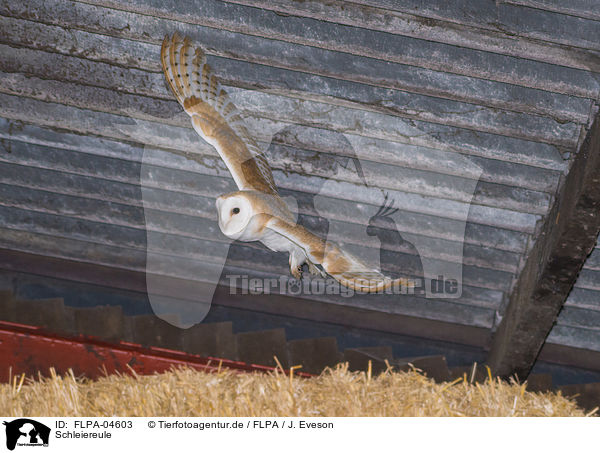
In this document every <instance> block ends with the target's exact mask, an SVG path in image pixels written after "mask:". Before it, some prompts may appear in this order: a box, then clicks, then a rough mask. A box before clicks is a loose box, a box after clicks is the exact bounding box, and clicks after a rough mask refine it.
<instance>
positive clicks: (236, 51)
mask: <svg viewBox="0 0 600 453" xmlns="http://www.w3.org/2000/svg"><path fill="white" fill-rule="evenodd" d="M106 14H110V13H105V12H104V11H103V12H101V13H99V12H95V11H93V12H90V13H88V14H86V13H84V14H82V20H83V19H85V23H86V24H87V23H89V21H95V20H97V19H99V18H103V17H105V16H106ZM126 14H127V13H124V12H121V11H119V13H118V15H117V16H116V19H115V20H118V22H117V23H115V24H114V25H113V24H111V26H110V27H109V28H108V29H106V28H105V26H104V25H102V26H97V25H94V26H91V27H90V26H87V25H85V26H84V25H81V24H80V22H77V23H75V24H73V25H74V26H76V27H80V28H84V29H89V30H90V31H92V32H100V33H104V34H108V35H111V37H110V38H106V37H104V38H99V37H98V35H96V34H95V33H89V32H84V31H77V30H69V32H65V30H64V28H62V27H56V26H46V25H40V24H37V23H32V22H23V21H19V20H15V19H10V18H2V19H1V21H0V25H2V27H1V28H0V41H1V42H4V43H6V44H10V45H20V46H22V45H25V46H26V47H31V48H34V49H38V50H46V51H55V52H58V53H61V54H66V55H75V56H82V57H85V58H86V59H91V60H96V61H101V62H108V63H111V64H114V63H117V64H119V65H121V66H132V65H135V66H136V67H140V68H143V69H147V70H153V71H156V72H157V73H158V72H159V69H160V67H159V65H158V64H157V62H156V60H155V59H154V58H153V55H155V54H156V52H157V51H158V44H159V43H160V42H161V40H162V38H163V36H164V34H166V33H168V32H170V31H172V30H173V29H177V30H179V31H180V32H182V33H185V34H186V35H188V36H190V37H191V38H192V39H194V40H195V41H197V42H201V43H203V45H204V46H205V48H207V49H208V50H209V51H210V53H211V54H216V55H218V56H220V57H227V58H228V59H231V58H232V59H234V60H241V61H251V62H255V63H260V64H262V65H264V66H270V67H271V66H272V67H274V68H272V69H266V68H260V67H259V68H257V67H256V66H251V67H252V68H253V71H248V70H247V69H246V71H247V72H249V74H250V75H251V74H252V72H257V73H258V74H260V75H259V78H258V81H257V82H254V83H255V85H258V87H261V86H266V87H268V86H269V84H270V83H275V84H281V83H282V80H283V81H285V80H287V78H288V77H281V71H277V70H276V69H275V68H286V69H291V70H294V71H300V72H302V73H308V74H313V75H319V76H328V77H333V78H335V79H342V80H349V81H354V82H360V83H367V84H369V85H375V86H381V87H385V88H392V89H400V90H404V91H409V92H413V93H421V94H425V95H432V96H436V97H442V98H449V99H455V100H458V101H466V102H471V103H474V104H482V105H489V106H493V107H499V108H505V109H510V110H517V111H524V112H532V113H542V114H545V115H550V116H553V117H556V118H557V119H562V118H565V117H566V118H565V119H567V118H568V119H571V118H573V117H574V118H573V119H579V120H581V117H582V108H581V106H582V105H587V108H585V109H583V111H584V113H583V114H585V113H587V110H588V109H589V106H590V103H589V101H586V100H585V99H578V98H575V97H573V96H567V95H561V94H558V93H551V92H548V91H546V89H543V86H542V85H543V84H544V83H548V84H550V81H544V82H543V83H541V84H540V86H539V87H535V88H538V89H530V88H526V87H523V86H520V85H517V84H510V83H501V82H495V81H492V80H486V79H485V78H479V76H480V73H479V72H478V69H477V68H475V69H473V71H471V74H470V75H471V77H469V76H464V75H460V74H451V73H448V72H440V71H432V70H429V69H425V68H421V67H418V66H411V65H404V64H400V63H392V62H388V61H384V60H380V59H374V58H369V57H364V56H355V55H350V54H347V53H343V52H334V51H331V50H327V49H320V48H318V47H313V46H305V45H294V44H290V43H283V42H281V41H279V40H274V39H266V38H262V37H258V36H252V35H248V34H236V33H232V32H228V31H225V30H220V29H214V28H205V27H199V26H197V25H191V24H188V25H186V24H182V23H180V22H175V21H168V20H159V19H157V18H153V17H149V16H145V15H131V16H130V17H128V16H127V15H126ZM114 15H115V14H114V13H113V14H112V15H111V16H109V18H111V17H113V16H114ZM132 27H133V28H136V27H139V29H137V30H134V31H133V32H132V31H131V28H132ZM148 33H152V35H151V36H150V37H149V38H147V39H148V40H150V42H151V43H152V44H153V45H152V44H149V43H147V42H142V43H140V42H139V37H140V36H143V35H144V34H148ZM23 35H26V36H33V39H32V38H27V40H25V41H24V40H23V39H20V38H19V36H23ZM114 36H116V37H120V36H123V37H124V38H127V40H123V39H117V38H116V37H114ZM107 40H108V41H109V43H110V44H108V43H107V42H105V41H107ZM23 41H24V42H23ZM423 42H426V41H423ZM71 43H72V44H71ZM107 44H108V45H107ZM124 48H126V49H127V51H126V52H123V49H124ZM490 55H493V54H490ZM221 60H224V59H219V60H215V61H219V65H214V66H215V68H216V69H217V71H218V72H217V75H219V76H221V77H223V78H224V79H225V80H232V81H233V80H238V81H239V80H240V72H239V71H236V70H235V67H236V66H237V65H238V63H233V62H231V60H225V61H221ZM430 60H431V59H430ZM430 60H429V61H430ZM209 61H210V60H209ZM218 66H221V69H218V68H217V67H218ZM230 68H231V69H230ZM506 70H510V71H512V66H511V65H507V66H506ZM576 72H577V73H582V74H583V75H585V72H583V71H576ZM236 73H237V76H236V75H235V74H236ZM156 75H157V76H159V75H160V74H156ZM270 75H273V76H277V77H270ZM289 75H292V74H288V76H289ZM292 76H293V75H292ZM537 76H538V77H543V73H541V74H537ZM568 76H569V77H566V78H565V79H564V81H563V82H562V83H563V84H565V83H569V80H570V77H575V78H577V77H576V76H575V75H574V74H568ZM113 77H114V76H113ZM588 77H589V75H588ZM594 77H595V76H594ZM594 77H592V78H591V79H590V81H588V82H586V85H589V89H586V90H581V88H575V89H573V90H571V91H572V92H570V91H567V93H565V94H568V95H575V96H582V97H592V98H595V97H597V94H598V83H597V82H596V80H595V78H594ZM157 79H158V77H157ZM273 79H279V82H272V80H273ZM250 80H252V79H250ZM310 80H311V78H308V80H306V76H305V81H304V82H303V83H305V84H306V83H309V84H310V83H311V81H310ZM313 80H314V79H313ZM424 80H426V81H427V83H423V81H424ZM242 81H244V83H245V84H246V85H247V84H248V83H249V81H246V80H245V77H244V78H242ZM125 82H126V80H125ZM573 86H574V87H577V85H573ZM289 88H292V87H287V89H289ZM138 89H142V90H143V89H144V88H143V86H139V88H138ZM363 89H364V88H363ZM309 91H310V92H317V93H318V91H319V90H318V89H317V90H314V89H311V90H309ZM386 98H387V96H386Z"/></svg>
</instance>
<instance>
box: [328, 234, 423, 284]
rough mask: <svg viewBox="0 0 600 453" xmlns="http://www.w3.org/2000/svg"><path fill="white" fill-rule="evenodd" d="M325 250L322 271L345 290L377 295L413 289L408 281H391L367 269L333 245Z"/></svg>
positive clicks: (329, 244)
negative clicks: (391, 290)
mask: <svg viewBox="0 0 600 453" xmlns="http://www.w3.org/2000/svg"><path fill="white" fill-rule="evenodd" d="M325 249H326V250H325V254H324V257H323V262H322V263H321V265H322V266H323V269H324V270H325V272H327V273H328V274H329V275H331V276H332V277H333V278H335V279H336V280H337V281H338V282H339V283H340V284H341V285H343V286H345V287H346V288H351V289H353V290H354V291H358V292H362V293H378V292H383V291H385V290H387V289H390V288H393V289H396V290H400V289H401V288H402V287H406V288H412V287H414V282H413V281H412V280H410V279H406V278H396V279H393V278H390V277H387V276H385V275H383V274H382V273H381V272H379V271H377V270H375V269H371V268H369V266H367V265H366V264H364V263H363V262H362V261H361V260H360V259H358V258H356V257H355V256H354V255H352V254H350V253H348V252H347V251H345V250H343V249H341V248H340V247H339V246H338V245H336V244H335V243H331V242H328V243H327V245H326V247H325Z"/></svg>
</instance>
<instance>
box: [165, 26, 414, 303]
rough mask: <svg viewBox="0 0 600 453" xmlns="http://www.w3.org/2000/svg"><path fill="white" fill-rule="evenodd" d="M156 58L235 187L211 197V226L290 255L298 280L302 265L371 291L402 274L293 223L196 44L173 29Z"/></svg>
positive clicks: (257, 151) (264, 163)
mask: <svg viewBox="0 0 600 453" xmlns="http://www.w3.org/2000/svg"><path fill="white" fill-rule="evenodd" d="M161 60H162V66H163V71H164V73H165V77H166V79H167V82H168V83H169V86H170V87H171V90H172V91H173V94H174V95H175V97H176V98H177V100H178V101H179V103H180V104H181V105H182V106H183V108H184V110H185V111H186V112H187V113H188V115H190V117H191V120H192V125H193V127H194V129H195V130H196V132H198V134H199V135H200V136H201V137H202V138H204V139H205V140H206V141H207V142H208V143H210V144H211V145H213V146H214V147H215V149H216V150H217V152H218V153H219V155H220V156H221V158H222V159H223V161H224V162H225V164H226V165H227V168H228V169H229V171H230V172H231V175H232V176H233V179H234V181H235V183H236V184H237V186H238V188H239V189H240V190H239V191H237V192H233V193H230V194H227V195H222V196H220V197H218V198H217V211H218V214H219V227H220V228H221V231H222V232H223V234H225V235H226V236H228V237H230V238H233V239H237V240H241V241H261V242H262V243H263V244H265V245H266V246H267V247H269V248H270V249H272V250H275V251H286V252H289V254H290V271H291V273H292V275H294V277H296V278H300V276H301V271H300V268H301V266H302V265H303V264H304V263H306V264H307V265H308V269H309V271H310V272H311V273H314V274H321V275H323V272H322V271H321V270H320V269H318V268H317V266H316V265H317V264H318V265H321V266H322V267H323V269H324V270H325V272H326V273H328V274H329V275H331V276H332V277H333V278H335V279H336V280H337V281H339V282H340V283H341V284H342V285H344V286H347V287H349V288H353V289H354V290H357V291H362V292H376V291H381V290H383V289H385V288H388V287H390V286H391V285H393V284H405V280H404V279H397V280H392V279H391V278H388V277H385V276H384V275H383V274H381V273H380V272H378V271H376V270H374V269H370V268H369V266H367V265H366V264H364V263H362V262H361V261H360V260H359V259H358V258H356V257H355V256H353V255H351V254H349V253H348V252H346V251H344V250H342V249H341V248H340V247H339V246H338V245H336V244H334V243H332V242H329V241H327V242H326V241H325V240H323V239H321V238H320V237H318V236H316V235H315V234H313V233H311V232H309V231H308V230H306V229H305V228H304V227H302V226H300V225H298V224H296V222H295V220H294V216H293V214H292V213H291V212H290V211H289V209H288V207H287V205H286V204H285V203H284V202H283V200H282V199H281V197H280V196H279V194H278V192H277V188H276V186H275V182H274V180H273V174H272V172H271V169H270V167H269V164H268V163H267V161H266V159H265V157H264V156H263V155H262V154H261V152H260V149H259V148H258V146H257V144H256V143H255V141H254V140H253V139H252V137H251V135H250V133H249V132H248V130H247V129H246V127H245V125H244V122H243V119H242V116H241V114H240V113H239V111H238V110H237V108H236V107H235V106H234V105H233V104H232V103H231V101H230V100H229V97H228V96H227V93H226V92H225V90H223V88H222V87H221V85H220V83H219V82H218V81H217V79H216V78H215V76H214V75H213V73H212V71H211V69H210V67H209V66H208V64H207V63H206V56H205V54H204V52H202V50H201V49H200V48H194V47H192V45H191V43H190V41H189V39H187V38H185V39H183V40H182V39H181V38H180V37H179V36H178V35H177V34H174V35H173V36H172V37H168V36H167V37H165V39H164V41H163V44H162V49H161Z"/></svg>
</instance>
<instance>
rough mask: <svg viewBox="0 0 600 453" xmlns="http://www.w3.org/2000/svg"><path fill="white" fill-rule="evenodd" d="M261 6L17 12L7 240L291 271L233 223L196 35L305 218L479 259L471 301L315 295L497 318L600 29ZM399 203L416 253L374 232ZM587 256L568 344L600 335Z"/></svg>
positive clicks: (492, 10)
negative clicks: (173, 67) (206, 111)
mask: <svg viewBox="0 0 600 453" xmlns="http://www.w3.org/2000/svg"><path fill="white" fill-rule="evenodd" d="M242 3H245V2H244V1H231V2H222V1H216V0H206V1H204V2H203V8H202V10H201V11H199V10H198V9H197V7H194V8H192V7H190V6H189V5H182V4H164V2H159V1H157V0H135V1H134V2H121V1H118V0H114V1H108V0H107V1H103V0H101V1H96V0H93V1H92V0H90V1H85V2H77V1H74V2H71V1H69V2H66V1H63V0H50V1H40V0H34V1H32V2H27V3H22V2H12V1H8V2H5V3H4V4H2V5H0V52H1V53H2V55H3V58H2V61H0V117H1V118H0V137H1V138H2V140H1V145H2V147H3V149H4V150H5V151H6V152H3V153H1V154H0V218H1V219H2V224H1V225H0V229H1V230H0V231H1V232H0V246H1V247H5V248H10V249H14V250H21V251H27V252H34V253H37V254H44V255H48V256H57V257H62V258H65V259H69V260H73V261H75V262H90V263H96V264H102V265H106V266H113V267H116V268H124V269H132V270H138V271H144V270H145V266H146V258H147V256H146V249H148V251H149V252H150V253H151V254H152V256H153V257H159V260H158V261H157V262H156V263H155V264H156V266H155V267H154V268H153V271H154V272H156V273H157V274H160V275H174V276H177V277H182V278H186V279H190V280H201V279H202V278H203V277H199V275H200V273H198V272H196V271H197V270H198V269H199V266H200V267H201V266H205V265H206V266H208V265H210V263H211V262H212V263H213V264H212V265H213V266H215V264H214V263H215V262H216V261H219V259H220V258H219V257H222V256H223V253H225V254H226V255H228V258H227V262H226V267H225V270H223V273H222V274H221V281H222V283H225V284H228V283H229V282H228V281H227V275H228V274H227V272H229V273H235V272H237V273H238V274H248V275H255V276H259V277H269V278H271V277H279V276H285V278H288V277H287V276H288V274H289V271H288V268H287V267H288V265H287V257H286V256H284V255H283V254H276V253H272V252H270V251H267V250H266V249H265V248H264V247H262V246H260V245H258V244H235V245H234V246H232V247H231V248H230V247H229V243H228V241H227V240H226V239H225V238H224V237H223V236H222V235H221V234H220V232H219V229H218V227H217V225H216V222H215V219H216V212H215V209H214V203H215V198H216V197H217V196H219V195H220V194H222V193H225V192H228V191H231V190H234V189H235V185H234V183H233V180H232V178H231V176H230V175H229V173H228V171H227V169H226V167H225V166H224V164H223V162H222V161H221V160H220V158H219V157H218V156H217V154H216V151H215V150H214V149H213V148H212V147H211V146H209V145H208V144H206V143H204V142H203V141H202V140H201V139H200V138H198V136H197V135H196V133H195V132H194V131H193V130H192V128H191V125H190V124H189V119H188V118H187V116H186V115H185V114H184V113H182V111H181V108H180V106H179V105H178V104H177V102H175V100H174V99H173V97H172V95H171V94H170V93H169V91H168V90H167V88H166V86H165V82H164V77H163V75H162V72H161V67H160V61H159V50H160V42H161V41H162V38H163V36H164V35H165V34H166V33H172V32H173V31H175V30H178V31H179V32H181V33H183V34H188V35H189V36H190V37H191V38H192V39H193V40H194V41H195V42H196V43H198V44H200V45H202V46H203V47H205V48H206V49H207V51H208V53H209V57H208V58H209V62H210V64H211V65H212V66H213V67H214V70H215V73H216V74H217V75H218V76H219V78H220V79H221V80H222V81H223V83H224V84H225V85H226V87H227V89H228V91H229V93H230V95H231V97H232V99H233V101H234V103H235V104H236V105H237V106H238V107H239V108H240V110H241V111H242V113H243V115H244V117H245V118H246V120H247V124H248V126H249V130H250V131H251V132H252V134H253V135H254V136H255V138H256V139H257V140H258V142H259V144H260V146H261V147H263V149H265V151H266V155H267V157H268V159H269V161H270V162H271V165H272V167H273V168H274V177H275V180H276V182H277V185H278V186H279V187H280V188H281V192H282V195H285V196H288V197H290V198H291V199H293V201H294V203H296V204H297V211H298V216H299V221H300V222H301V223H302V224H304V225H306V226H308V227H309V228H311V229H312V230H314V231H321V230H323V231H325V232H327V231H329V237H330V238H332V239H335V240H336V241H339V242H344V243H345V245H346V246H347V247H348V248H349V249H350V250H352V251H354V252H355V253H357V254H359V255H370V256H376V257H379V258H380V259H381V265H382V266H383V264H386V269H385V270H386V271H387V272H391V273H397V274H402V273H404V274H405V275H418V274H419V272H420V266H422V265H423V264H422V262H423V260H429V261H430V262H431V263H434V264H435V265H436V266H453V265H456V264H459V265H460V263H461V262H462V263H463V267H462V278H463V283H464V286H463V291H462V296H461V297H460V298H458V299H424V298H422V297H418V296H403V297H402V298H398V296H397V295H370V296H366V295H355V296H354V297H351V298H340V297H337V298H336V297H335V296H327V295H314V294H312V295H309V294H303V295H302V296H301V297H308V298H312V299H313V300H321V301H326V302H328V303H333V304H346V305H351V306H355V307H361V308H368V309H372V310H381V311H385V312H390V313H402V314H407V315H410V316H420V317H424V318H429V319H436V320H442V321H448V322H453V323H458V324H463V325H474V326H479V327H486V328H490V329H491V328H493V327H494V320H495V319H497V314H498V312H501V311H502V309H503V304H504V303H505V301H506V297H507V294H508V293H509V291H510V289H511V286H512V284H513V282H514V278H515V275H516V274H517V272H518V271H519V269H520V266H521V263H522V262H523V261H524V259H525V257H526V253H527V251H528V249H529V247H531V244H532V243H533V241H534V240H535V237H536V236H535V235H536V234H537V228H538V224H539V221H540V220H541V219H542V218H543V216H544V215H546V214H547V212H548V209H549V207H550V206H551V204H552V202H553V196H554V194H555V192H556V189H557V187H558V184H559V181H560V178H561V176H562V175H564V173H565V172H566V171H568V167H569V162H570V161H569V156H571V155H572V154H573V153H574V152H576V150H577V146H578V144H579V143H580V141H581V137H582V136H583V134H584V133H585V128H586V127H587V125H588V124H590V119H591V115H592V114H593V113H595V100H596V99H597V98H598V92H599V88H600V85H599V83H598V74H597V73H594V72H593V71H594V70H599V69H600V63H599V61H600V60H598V56H597V55H596V54H595V53H594V52H588V51H586V50H585V48H586V47H587V48H595V47H594V45H592V44H593V43H592V44H590V42H589V39H590V38H589V36H588V35H586V34H585V33H587V32H590V31H593V30H595V27H596V23H595V22H594V21H586V20H583V19H580V18H575V17H572V16H563V15H560V14H556V13H553V12H546V11H541V10H536V11H538V13H536V14H533V13H531V11H534V10H532V9H531V8H527V7H522V6H515V5H505V4H500V5H496V4H493V3H489V4H487V3H486V4H485V5H483V4H482V5H481V7H479V6H478V7H477V8H476V9H475V8H474V7H473V6H472V5H471V4H470V3H466V2H463V1H458V0H457V1H454V2H452V3H450V4H448V5H445V6H444V8H440V5H437V6H436V4H435V3H434V2H419V1H413V0H405V1H403V2H402V4H400V3H399V2H393V4H392V3H389V4H388V2H386V1H385V0H381V1H377V2H375V1H374V0H373V1H369V2H367V1H361V2H352V3H349V2H341V1H339V2H338V1H334V2H328V3H327V4H326V5H325V4H320V3H315V2H310V1H309V2H303V3H302V4H299V3H294V5H290V6H291V7H292V12H293V15H281V14H278V12H279V9H281V8H282V7H284V6H285V0H278V1H277V2H273V3H269V4H267V3H266V2H265V4H264V6H265V8H264V9H261V8H257V7H251V6H246V5H242ZM367 3H368V4H371V5H372V6H373V7H368V8H364V7H363V6H361V4H363V5H365V4H367ZM258 4H262V3H258ZM346 6H347V7H348V9H347V10H346V9H345V8H346ZM391 9H393V10H395V11H393V12H392V11H389V10H391ZM550 9H551V8H550ZM348 11H350V12H352V11H355V12H357V14H354V15H351V14H350V13H349V12H348ZM359 11H360V14H358V12H359ZM540 11H541V12H540ZM386 13H387V14H388V16H389V22H382V23H379V22H378V21H376V20H374V18H377V17H382V15H383V16H385V14H386ZM518 14H521V16H519V15H518ZM442 16H443V17H442ZM418 17H420V19H418V20H416V21H415V18H418ZM423 18H429V19H432V18H433V19H434V20H429V19H428V20H424V19H423ZM490 18H493V21H495V22H496V23H497V22H498V21H500V22H502V26H501V27H498V26H496V25H490V24H489V22H490V20H492V19H490ZM517 19H519V20H517ZM411 20H412V21H413V22H414V24H412V23H411ZM557 21H558V22H557ZM415 24H416V25H415ZM523 24H527V25H528V26H529V25H531V27H530V28H524V27H523ZM548 24H553V26H555V28H554V30H545V29H544V27H546V26H548ZM574 24H576V25H578V26H581V28H580V29H579V30H570V29H569V28H568V27H570V26H572V25H574ZM484 29H485V30H484ZM478 33H480V34H481V36H482V39H481V40H480V41H477V42H475V40H474V39H473V37H474V36H477V34H478ZM531 37H535V40H533V39H530V38H531ZM511 42H512V43H514V45H509V43H511ZM567 45H569V46H581V48H570V47H567ZM584 56H589V59H588V60H586V58H584ZM563 61H564V64H560V63H561V62H563ZM586 61H589V66H586ZM556 63H559V64H556ZM353 159H357V160H358V161H359V162H360V166H361V171H362V175H363V176H360V175H361V173H359V172H358V169H357V167H356V165H348V162H355V161H354V160H353ZM140 180H141V181H142V184H140ZM365 181H366V182H367V184H366V185H365ZM145 191H150V192H148V193H150V195H148V194H146V195H144V193H146V192H145ZM384 195H385V196H389V197H390V198H393V199H394V200H395V202H396V206H397V207H399V208H400V209H401V215H400V216H399V217H398V218H395V221H396V225H395V230H393V229H388V230H386V231H387V232H390V231H393V232H394V233H395V234H396V235H398V236H399V235H400V234H402V237H403V238H410V241H412V243H411V246H409V245H408V243H407V242H406V241H405V242H402V241H397V242H393V241H392V242H389V243H383V242H382V241H381V240H380V242H369V240H367V239H364V240H361V239H360V238H361V232H362V233H364V230H365V228H366V226H367V224H368V222H369V221H370V220H369V219H370V218H371V217H372V215H373V213H374V212H375V211H377V210H378V208H379V207H380V206H381V203H382V200H383V199H384ZM144 208H145V209H146V210H145V211H144ZM324 225H325V229H323V228H324ZM334 226H335V228H333V227H334ZM327 228H328V229H329V230H327ZM384 230H385V228H384ZM363 236H364V234H363ZM372 239H373V240H376V238H372ZM410 241H409V242H410ZM463 243H464V246H463ZM415 244H417V245H418V246H417V247H415ZM383 255H386V256H387V257H388V259H389V257H390V256H392V257H393V260H392V261H391V262H387V263H384V262H383V261H384V259H383V258H382V256H383ZM591 263H592V261H590V264H589V266H591V265H592V264H591ZM589 266H588V268H586V270H585V271H584V274H582V279H580V280H581V282H579V283H578V288H577V291H580V293H579V296H578V297H579V299H577V297H575V296H572V298H571V299H570V302H569V305H568V307H567V308H565V310H564V312H563V314H561V318H560V320H559V325H558V326H557V328H558V329H559V330H556V329H555V330H556V332H553V334H552V335H553V336H552V337H551V338H552V339H553V341H558V342H562V343H561V344H569V345H574V344H575V343H577V344H579V345H580V346H579V347H588V346H589V345H590V344H592V343H590V342H591V340H590V339H589V336H586V335H588V334H589V332H590V331H593V329H592V328H590V326H589V325H587V324H586V322H588V324H589V320H591V319H592V317H589V318H587V320H586V316H585V315H586V310H589V309H591V308H593V306H594V304H593V303H591V302H589V299H590V298H589V296H590V295H589V291H595V289H596V288H595V286H593V285H592V286H593V287H591V288H590V287H589V284H587V286H586V284H585V281H586V278H587V280H592V281H593V280H594V278H595V274H594V273H595V272H597V271H596V270H593V269H591V268H590V267H589ZM585 274H589V275H588V277H585ZM582 291H583V292H582ZM575 294H576V295H577V293H575ZM565 313H566V314H565ZM560 329H562V330H560ZM578 342H579V343H578ZM582 345H587V346H582ZM594 347H595V346H594Z"/></svg>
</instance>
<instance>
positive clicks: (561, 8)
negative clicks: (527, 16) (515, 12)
mask: <svg viewBox="0 0 600 453" xmlns="http://www.w3.org/2000/svg"><path fill="white" fill-rule="evenodd" d="M506 3H512V4H515V5H523V6H529V7H531V8H538V9H543V10H546V11H552V12H556V13H562V14H568V15H570V16H578V17H583V18H584V19H593V20H600V10H598V3H596V0H571V1H569V2H562V1H560V0H506Z"/></svg>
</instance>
